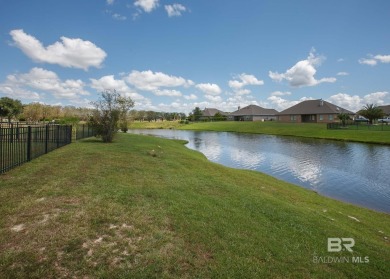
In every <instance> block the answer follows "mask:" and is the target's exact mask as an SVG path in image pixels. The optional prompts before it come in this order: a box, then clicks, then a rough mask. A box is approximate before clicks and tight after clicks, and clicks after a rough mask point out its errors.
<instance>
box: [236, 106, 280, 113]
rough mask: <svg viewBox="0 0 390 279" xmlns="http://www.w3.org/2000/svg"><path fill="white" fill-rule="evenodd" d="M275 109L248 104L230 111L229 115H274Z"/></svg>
mask: <svg viewBox="0 0 390 279" xmlns="http://www.w3.org/2000/svg"><path fill="white" fill-rule="evenodd" d="M277 113H278V111H277V110H274V109H266V108H262V107H260V106H256V105H249V106H246V107H244V108H242V109H239V110H237V111H235V112H232V113H231V114H230V115H235V116H241V115H276V114H277Z"/></svg>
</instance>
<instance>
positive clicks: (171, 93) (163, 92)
mask: <svg viewBox="0 0 390 279" xmlns="http://www.w3.org/2000/svg"><path fill="white" fill-rule="evenodd" d="M153 93H154V94H155V95H156V96H168V97H181V96H182V95H183V94H181V92H180V91H177V90H170V89H163V90H160V89H158V90H155V91H154V92H153Z"/></svg>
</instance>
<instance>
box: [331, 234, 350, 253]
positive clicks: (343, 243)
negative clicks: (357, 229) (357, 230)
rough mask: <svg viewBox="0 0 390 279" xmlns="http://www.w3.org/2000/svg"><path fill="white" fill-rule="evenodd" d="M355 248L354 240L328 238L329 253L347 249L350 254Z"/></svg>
mask: <svg viewBox="0 0 390 279" xmlns="http://www.w3.org/2000/svg"><path fill="white" fill-rule="evenodd" d="M353 246H355V240H354V239H353V238H338V237H334V238H332V237H330V238H328V252H340V251H344V250H345V249H346V250H347V251H349V252H353V251H352V247H353ZM343 247H344V248H343Z"/></svg>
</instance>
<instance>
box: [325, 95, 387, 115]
mask: <svg viewBox="0 0 390 279" xmlns="http://www.w3.org/2000/svg"><path fill="white" fill-rule="evenodd" d="M388 96H389V93H388V92H386V91H383V92H374V93H370V94H367V95H365V96H363V97H360V96H358V95H353V96H351V95H349V94H345V93H338V94H336V95H332V96H330V97H329V98H328V99H327V100H328V101H329V102H331V103H333V104H335V105H338V106H340V107H342V108H345V109H348V110H350V111H353V112H356V111H359V110H360V109H362V108H363V106H364V105H366V104H376V105H384V104H387V103H389V102H390V100H389V98H388Z"/></svg>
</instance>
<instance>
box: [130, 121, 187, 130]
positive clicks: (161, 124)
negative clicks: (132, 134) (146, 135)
mask: <svg viewBox="0 0 390 279" xmlns="http://www.w3.org/2000/svg"><path fill="white" fill-rule="evenodd" d="M184 125H185V124H180V123H179V121H151V122H149V121H134V122H131V123H130V125H129V129H178V128H180V127H181V126H184Z"/></svg>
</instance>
